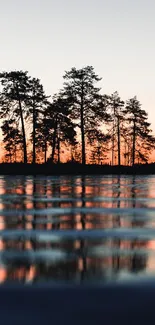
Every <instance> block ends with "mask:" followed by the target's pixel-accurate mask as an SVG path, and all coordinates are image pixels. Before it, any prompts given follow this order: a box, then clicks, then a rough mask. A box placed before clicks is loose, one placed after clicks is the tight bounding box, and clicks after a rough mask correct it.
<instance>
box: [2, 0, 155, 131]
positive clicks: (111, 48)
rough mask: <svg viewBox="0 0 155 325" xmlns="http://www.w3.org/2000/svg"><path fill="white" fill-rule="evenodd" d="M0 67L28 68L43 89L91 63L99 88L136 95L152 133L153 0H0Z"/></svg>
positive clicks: (49, 90)
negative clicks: (73, 70)
mask: <svg viewBox="0 0 155 325" xmlns="http://www.w3.org/2000/svg"><path fill="white" fill-rule="evenodd" d="M0 30H1V33H0V45H1V50H0V71H1V70H2V71H3V70H19V69H21V70H28V71H29V74H30V75H31V76H33V77H38V78H40V79H41V81H42V83H43V85H44V87H45V90H46V92H47V94H49V95H50V94H54V93H55V92H57V91H58V90H59V89H60V88H61V87H62V82H63V79H62V76H63V74H64V71H65V70H69V69H70V68H71V67H73V66H75V67H77V68H81V67H83V66H85V65H93V66H94V68H95V71H96V73H97V74H99V76H101V77H103V80H102V82H101V86H102V88H103V93H107V94H110V93H112V92H114V91H115V90H117V91H118V92H119V93H120V96H121V97H122V99H124V100H126V99H128V98H131V97H132V96H134V95H137V97H138V99H139V100H140V101H141V103H142V105H143V108H144V109H145V110H146V111H147V112H148V114H149V121H150V122H151V123H152V128H153V131H154V134H155V96H154V93H155V91H154V89H155V1H154V0H106V1H105V0H25V1H24V0H5V1H4V0H0Z"/></svg>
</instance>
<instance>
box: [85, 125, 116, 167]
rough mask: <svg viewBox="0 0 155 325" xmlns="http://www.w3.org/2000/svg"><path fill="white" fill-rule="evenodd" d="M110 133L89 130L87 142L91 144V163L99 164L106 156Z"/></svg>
mask: <svg viewBox="0 0 155 325" xmlns="http://www.w3.org/2000/svg"><path fill="white" fill-rule="evenodd" d="M110 139H111V137H110V135H107V134H104V133H103V132H102V131H100V130H97V129H95V130H89V132H88V144H90V145H91V148H92V149H91V156H90V161H91V163H93V164H96V163H97V164H101V163H103V162H104V160H105V159H106V158H107V152H108V151H109V141H110Z"/></svg>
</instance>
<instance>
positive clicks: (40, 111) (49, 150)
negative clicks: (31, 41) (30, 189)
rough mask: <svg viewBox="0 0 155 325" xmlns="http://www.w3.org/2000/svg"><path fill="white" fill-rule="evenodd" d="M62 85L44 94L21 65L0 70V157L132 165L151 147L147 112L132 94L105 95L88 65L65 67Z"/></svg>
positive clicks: (154, 142)
mask: <svg viewBox="0 0 155 325" xmlns="http://www.w3.org/2000/svg"><path fill="white" fill-rule="evenodd" d="M63 78H64V83H63V87H62V89H61V90H60V91H59V93H58V94H55V95H54V96H53V97H51V96H49V95H46V94H45V91H44V87H43V85H42V84H41V81H40V80H39V79H36V78H32V77H31V76H29V74H28V72H27V71H11V72H2V73H0V83H1V87H0V120H1V129H2V134H3V139H2V148H3V150H2V152H3V154H2V153H1V156H2V160H3V162H9V163H14V162H24V163H27V162H29V163H46V162H50V163H51V164H52V163H53V164H57V163H58V164H59V163H60V162H62V161H63V162H65V161H66V162H77V163H81V164H83V165H85V164H86V163H89V164H99V165H101V164H109V165H118V166H120V165H126V166H133V165H135V164H137V163H147V162H148V161H149V156H150V154H151V152H152V150H154V148H155V138H154V136H153V135H152V130H151V129H150V123H149V122H148V114H147V113H146V111H145V110H144V109H142V107H141V104H140V102H139V100H138V99H137V98H136V96H135V97H133V98H130V99H128V100H127V101H126V102H125V101H123V100H122V99H121V98H120V96H119V94H118V92H114V93H113V94H111V95H110V96H109V95H106V94H102V91H101V89H100V88H99V87H97V85H98V82H99V81H100V80H101V78H100V77H99V76H98V75H96V74H95V72H94V68H93V67H92V66H86V67H85V68H82V69H79V70H78V69H76V68H72V69H71V70H70V71H67V72H65V74H64V76H63Z"/></svg>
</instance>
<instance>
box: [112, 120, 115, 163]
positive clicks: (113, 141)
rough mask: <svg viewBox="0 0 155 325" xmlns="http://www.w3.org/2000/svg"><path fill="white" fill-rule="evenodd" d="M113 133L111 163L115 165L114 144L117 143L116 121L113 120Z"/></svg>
mask: <svg viewBox="0 0 155 325" xmlns="http://www.w3.org/2000/svg"><path fill="white" fill-rule="evenodd" d="M112 132H113V134H112V158H111V164H112V166H113V165H114V145H115V135H114V132H115V121H114V120H113V131H112Z"/></svg>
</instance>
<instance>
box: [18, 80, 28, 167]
mask: <svg viewBox="0 0 155 325" xmlns="http://www.w3.org/2000/svg"><path fill="white" fill-rule="evenodd" d="M16 90H17V96H18V103H19V111H20V119H21V124H22V134H23V153H24V164H27V148H26V136H25V126H24V118H23V110H22V104H21V100H20V96H19V91H18V86H17V88H16Z"/></svg>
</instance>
